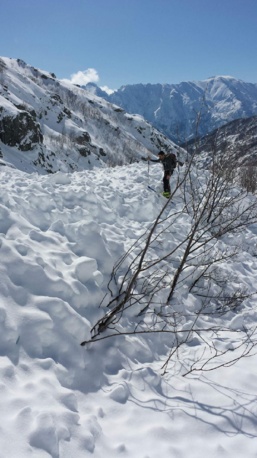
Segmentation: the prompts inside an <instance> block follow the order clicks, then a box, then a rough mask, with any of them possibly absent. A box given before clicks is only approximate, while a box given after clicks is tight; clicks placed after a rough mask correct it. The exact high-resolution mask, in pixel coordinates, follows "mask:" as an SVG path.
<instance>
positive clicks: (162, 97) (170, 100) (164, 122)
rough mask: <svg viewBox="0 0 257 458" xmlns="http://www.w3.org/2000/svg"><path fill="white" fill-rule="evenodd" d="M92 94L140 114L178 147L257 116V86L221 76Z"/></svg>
mask: <svg viewBox="0 0 257 458" xmlns="http://www.w3.org/2000/svg"><path fill="white" fill-rule="evenodd" d="M88 89H89V90H91V91H92V92H93V93H95V94H99V95H100V96H101V97H103V96H104V97H105V99H106V100H108V101H109V102H111V103H115V104H117V105H118V106H120V107H122V108H123V109H124V110H126V111H127V112H128V113H138V114H140V115H141V116H143V117H144V118H145V119H147V121H149V122H150V123H152V124H153V126H155V127H156V128H157V129H159V130H161V131H162V132H163V133H164V134H165V135H167V136H168V137H169V138H171V139H172V140H174V141H175V142H177V143H183V142H184V141H185V140H187V139H188V138H192V137H195V136H196V135H200V136H202V135H206V134H207V133H209V132H211V131H213V130H214V129H216V128H218V127H220V126H222V125H224V124H226V123H228V122H230V121H233V120H235V119H239V118H247V117H250V116H254V115H257V84H252V83H246V82H244V81H241V80H237V79H235V78H232V77H229V76H217V77H212V78H208V79H207V80H204V81H198V82H182V83H180V84H134V85H127V86H122V87H121V88H120V89H118V90H117V91H115V92H114V93H113V94H111V95H108V94H105V95H104V94H103V91H102V90H100V92H99V90H98V88H97V86H95V85H92V84H91V85H90V86H89V88H88Z"/></svg>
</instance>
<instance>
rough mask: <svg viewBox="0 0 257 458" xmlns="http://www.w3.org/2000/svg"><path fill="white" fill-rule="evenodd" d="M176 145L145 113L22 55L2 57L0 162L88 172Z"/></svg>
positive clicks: (53, 169)
mask: <svg viewBox="0 0 257 458" xmlns="http://www.w3.org/2000/svg"><path fill="white" fill-rule="evenodd" d="M173 147H174V144H173V143H172V142H171V141H170V140H168V139H167V138H166V137H165V135H163V134H161V133H160V132H158V131H157V130H156V129H155V128H153V127H152V126H151V125H150V124H149V123H148V122H146V121H145V120H144V119H143V118H142V117H141V116H139V115H137V116H132V115H128V114H127V113H126V112H125V111H124V110H123V109H121V108H119V107H117V106H115V105H112V104H110V103H108V102H106V101H105V100H104V99H100V98H98V97H96V96H94V95H92V94H90V93H88V92H87V91H85V90H83V89H80V88H79V87H76V86H74V85H72V84H69V83H65V82H63V81H60V80H58V79H56V77H55V75H54V74H49V73H47V72H44V71H41V70H39V69H36V68H34V67H32V66H30V65H27V64H26V63H25V62H23V61H22V60H20V59H18V60H16V59H9V58H1V59H0V155H1V156H2V163H4V162H7V163H11V164H13V165H14V166H15V167H17V168H19V169H22V170H26V171H33V170H38V171H41V173H46V172H48V173H51V172H56V171H58V170H61V171H73V170H84V169H90V168H93V167H94V166H97V167H103V166H106V165H107V166H113V165H117V164H124V163H131V162H134V161H136V160H138V159H139V158H140V156H142V155H146V154H149V153H156V152H157V151H158V150H160V149H164V150H168V149H170V148H171V149H172V148H173Z"/></svg>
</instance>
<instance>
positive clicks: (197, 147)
mask: <svg viewBox="0 0 257 458" xmlns="http://www.w3.org/2000/svg"><path fill="white" fill-rule="evenodd" d="M185 147H186V148H187V151H188V152H191V153H195V152H196V153H197V161H198V163H199V164H200V165H201V166H204V167H205V166H207V164H209V163H210V161H211V158H212V155H213V153H215V154H216V155H218V156H220V157H224V156H226V155H227V156H228V157H229V158H230V160H232V163H231V165H232V166H233V167H234V168H236V167H241V166H256V164H257V116H252V117H251V118H246V119H237V120H235V121H231V122H230V123H228V124H225V125H224V126H222V127H219V128H218V129H216V130H214V131H213V132H211V133H210V134H208V135H206V136H204V137H202V138H201V139H198V140H197V141H195V140H193V141H191V142H187V143H186V144H185Z"/></svg>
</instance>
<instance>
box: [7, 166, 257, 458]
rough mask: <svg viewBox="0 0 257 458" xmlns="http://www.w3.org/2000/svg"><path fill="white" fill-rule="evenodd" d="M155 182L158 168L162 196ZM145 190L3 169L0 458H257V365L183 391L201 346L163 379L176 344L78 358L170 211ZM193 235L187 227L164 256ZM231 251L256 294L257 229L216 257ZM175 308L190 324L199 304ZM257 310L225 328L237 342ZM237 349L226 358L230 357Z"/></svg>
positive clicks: (99, 346)
mask: <svg viewBox="0 0 257 458" xmlns="http://www.w3.org/2000/svg"><path fill="white" fill-rule="evenodd" d="M177 173H183V168H182V169H181V170H180V172H178V171H176V173H175V174H174V176H173V177H172V181H173V182H174V180H175V179H176V174H177ZM161 176H162V171H161V168H160V166H159V165H152V166H150V183H151V185H152V186H153V187H154V189H156V190H157V191H159V190H160V186H161ZM147 185H148V176H147V164H146V163H139V164H133V165H130V166H123V167H116V168H98V169H93V170H88V171H81V172H75V173H73V174H69V173H63V172H59V173H56V174H53V175H39V174H38V173H36V172H35V171H32V173H30V174H28V173H25V172H24V171H19V170H16V169H14V168H10V167H8V166H6V167H2V168H0V187H1V193H0V252H1V268H0V374H1V375H0V391H1V397H0V419H1V421H0V458H6V457H12V458H27V457H30V456H33V458H49V457H52V458H75V457H76V458H86V457H94V458H118V457H123V456H124V457H130V458H159V457H160V456H161V457H164V458H188V457H190V458H206V457H207V456H208V457H209V458H220V457H233V458H242V456H247V458H255V457H256V450H257V434H256V430H257V429H256V428H257V403H256V386H257V364H256V362H257V357H256V356H252V357H251V358H244V359H240V360H239V362H238V363H237V364H235V365H232V366H230V367H227V368H222V367H221V368H219V369H216V370H214V371H210V372H201V371H200V372H195V373H192V374H191V375H188V376H187V377H183V370H182V366H183V361H184V360H186V359H190V358H191V357H193V355H194V352H195V351H197V349H198V350H199V351H201V348H199V347H201V342H200V341H198V340H197V339H196V338H195V339H194V340H192V341H191V342H190V343H189V344H188V346H187V347H186V348H185V349H184V350H181V355H180V358H181V360H180V364H179V362H177V364H176V365H175V366H171V367H170V369H169V371H168V372H167V374H166V375H165V376H162V375H161V374H162V370H161V366H162V364H163V361H164V357H165V355H167V351H168V342H169V340H168V339H167V338H165V339H164V340H162V337H161V336H160V335H158V336H157V335H155V336H151V337H149V336H148V337H147V338H146V337H144V336H143V335H140V334H138V335H134V336H126V337H125V336H120V337H115V338H109V339H106V340H103V341H100V342H95V343H90V344H88V345H86V346H84V347H81V345H80V343H81V342H82V341H84V340H88V339H89V338H90V329H91V328H92V326H93V325H94V324H95V323H96V321H97V320H98V319H99V318H100V317H101V316H102V315H103V307H102V306H100V304H101V302H102V300H103V298H104V296H105V294H106V289H107V283H108V280H109V277H110V274H111V272H112V268H113V265H114V263H115V262H116V261H117V260H118V259H119V258H120V257H121V256H122V255H124V253H125V251H126V250H128V249H129V247H130V246H131V245H132V244H133V243H134V242H135V241H136V240H137V239H138V238H139V237H140V236H141V235H142V234H144V232H145V230H147V228H149V227H150V226H151V223H152V222H153V220H154V219H155V217H156V216H157V214H158V213H159V211H160V209H161V207H162V205H163V203H164V202H163V200H164V198H162V197H161V196H159V195H158V193H155V192H153V191H151V190H149V189H148V187H147ZM180 205H181V204H180V200H179V199H177V200H175V201H174V203H173V205H172V204H171V206H170V210H169V211H171V212H172V211H174V213H175V212H176V211H177V210H178V211H179V209H180ZM189 224H190V220H189V218H187V217H186V215H183V214H181V215H180V217H179V218H177V219H176V221H175V223H174V226H173V229H172V233H171V234H170V240H167V239H166V240H164V241H163V244H164V245H163V247H164V248H165V244H166V245H167V246H172V244H173V245H176V244H177V243H178V241H179V240H182V239H183V234H184V232H185V231H186V228H187V227H188V225H189ZM235 242H236V243H238V244H240V243H241V242H244V244H245V250H244V249H243V248H242V251H241V253H240V255H239V257H238V258H237V260H235V261H233V262H232V261H231V262H230V263H229V264H227V265H226V269H227V270H228V271H231V274H232V273H233V274H234V277H235V281H237V282H239V283H240V282H242V283H243V284H246V283H247V285H248V286H249V287H250V288H252V290H254V285H256V276H257V274H256V272H257V258H256V257H255V256H254V250H253V248H254V246H256V243H257V228H256V226H254V225H252V227H251V228H248V229H247V230H246V231H245V233H244V234H241V235H239V236H238V239H236V240H231V238H230V237H229V236H227V237H226V238H224V240H223V241H222V242H220V245H222V244H224V245H225V244H227V246H229V245H233V243H235ZM163 247H160V246H159V245H158V244H156V247H155V248H152V250H154V249H155V250H156V252H157V251H158V250H160V249H163ZM250 247H251V248H252V250H253V254H251V250H250ZM153 255H154V252H153ZM174 262H175V261H174ZM224 268H225V267H224ZM179 297H180V299H181V303H180V306H181V307H182V310H186V309H187V308H189V309H190V307H191V308H194V307H195V304H196V303H197V298H196V297H195V296H193V295H192V294H191V295H190V294H189V295H187V294H185V291H183V290H182V291H181V292H180V296H179ZM255 301H256V296H255V298H254V297H253V298H250V299H247V301H246V302H247V303H246V305H245V307H244V308H243V309H242V310H241V311H240V312H239V313H238V314H235V315H233V314H231V321H230V329H231V331H233V330H234V329H236V330H237V329H239V330H240V329H241V328H242V326H243V324H244V320H252V321H253V322H254V321H256V318H257V312H256V311H255V309H254V304H255ZM127 320H130V317H129V316H128V317H127ZM127 322H128V325H129V321H127ZM124 323H125V320H124ZM186 325H187V323H185V326H186ZM229 337H230V336H229V333H227V334H225V335H224V336H223V338H222V339H221V341H220V345H221V348H224V349H225V348H227V347H228V346H229V345H231V351H232V343H231V341H230V339H229Z"/></svg>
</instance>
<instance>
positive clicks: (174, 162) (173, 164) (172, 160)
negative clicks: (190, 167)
mask: <svg viewBox="0 0 257 458" xmlns="http://www.w3.org/2000/svg"><path fill="white" fill-rule="evenodd" d="M167 160H168V162H169V164H170V165H171V167H172V168H173V169H175V168H176V167H177V157H176V155H175V154H174V153H169V154H168V155H167Z"/></svg>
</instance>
